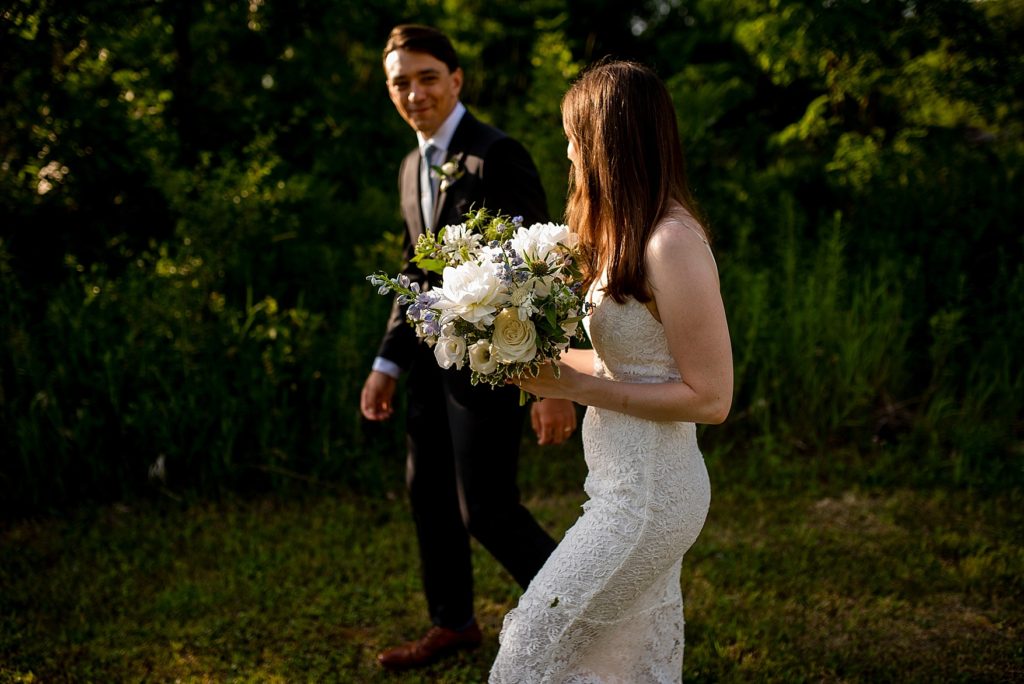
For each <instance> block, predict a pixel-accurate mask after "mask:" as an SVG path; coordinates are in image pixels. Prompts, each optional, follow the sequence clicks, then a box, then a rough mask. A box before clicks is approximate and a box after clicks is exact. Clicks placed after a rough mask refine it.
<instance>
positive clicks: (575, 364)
mask: <svg viewBox="0 0 1024 684" xmlns="http://www.w3.org/2000/svg"><path fill="white" fill-rule="evenodd" d="M559 361H561V365H562V367H563V368H564V367H566V366H568V367H569V368H571V369H572V370H574V371H577V372H579V373H586V374H587V375H593V374H594V350H593V349H566V350H565V351H564V352H562V356H561V357H560V358H559Z"/></svg>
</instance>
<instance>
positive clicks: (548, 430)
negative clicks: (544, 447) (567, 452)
mask: <svg viewBox="0 0 1024 684" xmlns="http://www.w3.org/2000/svg"><path fill="white" fill-rule="evenodd" d="M530 424H531V425H532V426H533V431H534V432H536V433H537V443H538V444H561V443H562V442H564V441H565V440H567V439H569V437H570V436H571V435H572V433H573V432H574V431H575V430H576V407H575V405H573V403H572V402H571V401H569V400H568V399H541V400H540V401H535V402H533V405H532V406H531V407H530Z"/></svg>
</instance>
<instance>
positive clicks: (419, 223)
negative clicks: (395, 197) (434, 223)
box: [402, 150, 424, 245]
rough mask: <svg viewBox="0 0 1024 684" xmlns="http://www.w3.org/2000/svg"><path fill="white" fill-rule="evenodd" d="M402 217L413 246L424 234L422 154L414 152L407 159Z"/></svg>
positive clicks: (403, 169) (403, 179)
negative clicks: (421, 199)
mask: <svg viewBox="0 0 1024 684" xmlns="http://www.w3.org/2000/svg"><path fill="white" fill-rule="evenodd" d="M402 188H403V192H402V215H403V217H404V218H405V224H406V225H407V226H409V239H410V240H412V244H414V245H415V244H416V241H417V240H419V239H420V235H422V234H423V232H424V225H423V210H422V209H421V208H420V153H419V150H414V151H413V152H411V153H409V156H407V157H406V158H405V165H404V166H403V167H402Z"/></svg>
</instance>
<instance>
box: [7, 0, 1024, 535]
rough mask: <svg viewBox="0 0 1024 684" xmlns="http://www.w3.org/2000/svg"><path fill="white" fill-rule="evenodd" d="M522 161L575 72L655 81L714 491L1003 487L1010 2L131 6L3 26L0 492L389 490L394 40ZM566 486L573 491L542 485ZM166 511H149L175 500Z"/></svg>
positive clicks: (192, 2)
mask: <svg viewBox="0 0 1024 684" xmlns="http://www.w3.org/2000/svg"><path fill="white" fill-rule="evenodd" d="M407 20H416V21H422V22H426V23H431V24H434V25H437V26H439V27H440V28H442V29H444V30H445V31H447V32H449V33H450V34H451V35H452V36H453V38H454V39H455V41H456V44H457V47H458V49H459V51H460V53H461V55H462V56H463V60H464V66H465V69H466V74H467V79H466V88H465V91H464V99H465V100H466V102H467V103H468V104H469V105H470V106H471V107H472V108H473V109H474V111H475V112H477V113H478V114H479V115H480V116H481V117H482V118H484V119H486V120H488V121H490V122H492V123H494V124H496V125H498V126H501V127H503V128H504V129H506V130H508V131H509V132H511V133H513V134H514V135H516V136H518V137H519V138H520V139H521V140H523V142H524V143H525V144H526V145H527V147H528V148H529V149H530V150H531V152H532V153H533V155H534V157H535V159H536V160H537V162H538V165H539V167H540V170H541V174H542V178H543V181H544V184H545V187H546V188H547V191H548V194H549V204H550V207H551V210H552V213H553V215H554V216H555V217H557V216H558V215H559V214H560V212H561V209H562V206H563V201H564V192H565V178H566V172H567V162H566V161H565V156H564V150H565V141H564V137H563V136H562V133H561V127H560V116H559V112H558V104H559V100H560V97H561V94H562V93H563V92H564V90H565V88H566V87H567V85H568V83H569V82H570V81H571V79H572V78H573V77H574V75H575V74H576V73H577V72H578V70H579V69H580V68H582V67H583V66H584V65H586V64H588V63H590V62H592V61H594V60H595V59H597V58H599V57H602V56H604V55H609V54H610V55H614V56H618V57H628V58H635V59H639V60H642V61H644V62H647V63H649V64H651V65H653V66H654V67H655V68H656V69H657V70H658V71H659V73H660V74H661V75H662V76H663V77H664V78H665V80H666V82H667V83H668V84H669V87H670V90H671V91H672V93H673V97H674V99H675V101H676V104H677V108H678V111H679V123H680V128H681V130H682V132H683V135H684V140H685V145H686V147H687V156H688V160H689V163H690V173H691V179H692V183H693V185H694V189H695V192H696V194H697V197H698V199H699V201H700V202H701V205H702V208H703V210H704V212H705V213H706V215H707V217H708V219H709V222H710V226H711V229H712V231H713V235H714V238H715V242H716V255H717V259H718V262H719V267H720V270H721V274H722V284H723V291H724V295H725V299H726V305H727V309H728V312H729V315H730V324H731V329H732V334H733V344H734V351H735V357H736V365H737V386H736V402H735V407H734V412H733V416H732V418H731V419H730V421H729V422H728V423H727V424H726V426H725V427H723V428H718V429H715V430H708V431H707V432H706V434H705V435H704V438H703V440H704V443H705V445H706V446H707V451H708V452H709V455H710V456H711V458H712V459H723V460H727V461H729V462H730V463H732V464H735V465H734V466H733V467H732V468H731V469H730V472H731V473H734V476H736V477H747V478H750V479H751V480H752V481H756V480H757V479H759V478H764V477H772V478H783V479H785V478H789V477H797V475H796V474H795V473H797V471H798V470H799V469H804V470H806V469H807V468H808V467H811V468H812V472H813V473H815V475H816V476H818V477H823V478H828V477H850V478H857V479H860V480H863V479H865V478H867V479H872V480H888V481H900V482H904V483H911V484H914V483H917V484H933V483H944V484H953V485H958V486H970V487H982V488H996V487H1003V486H1007V485H1011V486H1016V485H1019V484H1020V483H1021V481H1022V479H1024V478H1022V475H1024V469H1022V461H1021V429H1022V427H1021V417H1020V416H1021V402H1022V399H1021V397H1022V396H1024V391H1022V390H1024V387H1022V382H1024V379H1022V364H1021V363H1020V359H1021V356H1020V352H1019V349H1020V348H1021V347H1022V345H1024V324H1022V322H1021V316H1020V313H1021V311H1024V266H1022V264H1024V259H1022V256H1024V255H1022V251H1024V244H1022V237H1024V232H1022V230H1021V228H1022V221H1021V219H1022V201H1024V200H1022V198H1021V197H1022V196H1021V193H1020V192H1019V191H1018V190H1019V186H1020V179H1021V172H1022V165H1024V143H1022V135H1021V134H1022V131H1021V121H1022V120H1024V119H1022V117H1021V114H1022V106H1021V102H1022V100H1021V87H1022V79H1024V68H1022V66H1024V65H1022V60H1024V57H1022V55H1024V50H1022V49H1021V48H1022V45H1021V38H1020V36H1022V35H1024V31H1022V30H1021V29H1024V11H1022V9H1021V6H1020V4H1019V3H1016V2H1014V1H1013V0H990V1H989V2H986V3H973V2H966V1H961V0H944V1H943V2H932V3H913V2H906V1H896V0H889V1H886V2H871V3H862V2H854V1H845V0H835V1H830V2H825V3H821V2H810V1H809V0H807V1H804V0H799V1H797V0H793V1H782V2H778V1H776V2H759V1H755V0H728V1H727V2H713V1H711V0H695V1H691V2H667V3H639V4H638V3H617V2H587V3H583V2H578V1H574V0H561V1H559V0H527V1H525V2H519V3H515V4H511V3H483V4H481V3H475V2H468V1H465V0H456V1H453V2H446V3H441V4H438V3H425V2H417V1H404V0H403V1H399V0H389V1H388V2H380V3H372V6H368V5H367V4H365V3H357V2H324V1H323V0H299V1H297V2H290V3H281V2H271V1H270V0H262V1H261V0H254V1H253V2H251V3H248V4H245V3H227V4H218V3H213V4H210V3H200V2H198V1H197V0H176V1H174V2H153V3H131V4H125V3H121V2H116V1H115V0H90V1H89V2H82V3H73V6H64V4H61V3H51V2H46V1H44V0H21V1H20V2H14V3H9V4H8V5H7V8H6V9H3V10H0V28H2V30H0V40H2V45H3V49H2V50H0V215H2V216H3V219H2V221H3V228H2V233H0V287H2V292H0V296H2V301H3V306H2V308H0V331H2V335H3V340H4V342H3V347H2V353H0V417H2V423H0V449H2V456H0V502H3V503H2V504H0V506H2V507H3V509H4V512H5V514H14V515H23V514H26V513H28V512H32V511H37V510H42V509H47V508H54V507H62V506H66V505H70V504H74V503H77V502H82V501H89V500H93V501H95V500H110V499H119V498H125V497H132V496H139V495H145V494H146V493H148V492H151V491H154V488H163V489H164V490H165V491H168V492H171V493H177V494H189V495H191V494H203V495H214V494H216V493H218V492H222V491H225V490H228V489H230V490H248V489H253V488H256V489H263V488H266V487H277V488H287V487H289V486H290V485H291V484H293V483H303V482H308V481H309V480H310V479H313V480H317V481H331V482H337V483H341V484H344V485H346V486H352V487H357V488H360V489H365V490H368V491H371V492H372V491H381V490H383V489H384V488H385V487H391V486H393V484H394V482H395V481H396V480H397V479H399V478H400V472H401V458H400V456H398V454H399V453H400V452H401V450H402V437H401V434H400V433H401V430H400V426H399V425H397V424H396V425H393V426H376V425H366V424H364V423H363V422H361V420H360V419H359V417H358V411H357V408H358V392H359V388H360V386H361V384H362V381H363V379H364V377H365V373H366V369H367V368H368V365H369V362H370V360H371V359H372V356H373V354H374V351H375V349H376V344H377V341H378V339H379V335H380V332H381V329H382V327H383V322H384V318H385V315H386V311H387V308H388V302H386V301H384V299H383V298H381V297H378V296H377V295H376V294H375V292H374V291H373V290H372V288H370V287H369V286H368V285H367V284H366V283H365V282H364V281H363V280H362V278H363V275H365V274H366V273H369V272H370V271H373V270H376V269H378V268H394V267H395V266H396V265H397V258H398V245H399V236H400V231H401V223H400V216H399V214H398V209H397V206H398V203H397V190H396V171H397V164H398V161H399V159H400V158H401V156H402V155H403V154H404V153H405V152H406V151H407V149H409V148H410V147H411V146H412V144H413V138H412V134H411V132H410V131H409V130H408V128H407V126H406V125H405V124H404V122H402V121H401V120H400V119H399V118H398V117H397V116H396V115H395V113H394V111H393V107H392V105H391V104H390V102H389V101H388V99H387V96H386V91H385V89H384V87H383V82H382V70H381V65H380V57H381V55H380V50H381V47H382V45H383V43H384V40H385V38H386V36H387V32H388V30H389V29H390V27H391V26H392V25H394V24H395V23H398V22H401V21H407ZM565 484H566V486H569V485H570V484H572V483H568V482H567V483H565ZM177 494H176V495H177Z"/></svg>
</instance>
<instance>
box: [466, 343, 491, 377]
mask: <svg viewBox="0 0 1024 684" xmlns="http://www.w3.org/2000/svg"><path fill="white" fill-rule="evenodd" d="M469 367H470V368H472V369H473V370H475V371H476V372H478V373H483V374H484V375H490V374H491V373H493V372H494V370H495V369H496V368H497V367H498V357H497V356H495V355H494V351H493V350H492V349H491V343H490V342H488V341H487V340H477V341H476V342H474V343H473V344H471V345H470V346H469Z"/></svg>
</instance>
